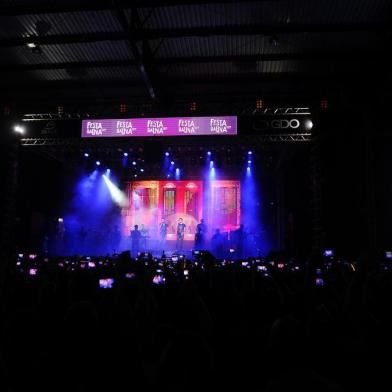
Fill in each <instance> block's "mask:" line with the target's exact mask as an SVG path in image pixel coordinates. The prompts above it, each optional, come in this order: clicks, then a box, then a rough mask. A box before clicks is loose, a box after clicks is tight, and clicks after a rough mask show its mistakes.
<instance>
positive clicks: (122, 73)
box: [2, 66, 139, 83]
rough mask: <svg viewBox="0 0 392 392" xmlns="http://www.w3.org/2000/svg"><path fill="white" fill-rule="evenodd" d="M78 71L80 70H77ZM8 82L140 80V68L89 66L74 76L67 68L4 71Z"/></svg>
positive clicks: (4, 76)
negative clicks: (21, 71) (20, 71)
mask: <svg viewBox="0 0 392 392" xmlns="http://www.w3.org/2000/svg"><path fill="white" fill-rule="evenodd" d="M77 72H78V71H77ZM2 75H3V78H6V80H7V81H8V82H11V81H17V82H19V83H21V82H23V81H24V79H26V80H28V81H62V80H68V81H78V80H89V79H92V80H139V73H138V69H137V68H136V67H133V66H121V67H102V68H88V69H84V70H83V71H82V72H80V71H79V72H78V73H76V74H75V76H72V74H71V73H69V72H68V71H67V70H66V69H50V70H37V71H27V72H23V74H22V75H21V74H20V73H17V72H3V73H2Z"/></svg>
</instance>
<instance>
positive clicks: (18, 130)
mask: <svg viewBox="0 0 392 392" xmlns="http://www.w3.org/2000/svg"><path fill="white" fill-rule="evenodd" d="M14 132H16V133H20V134H21V135H23V134H24V132H25V130H24V128H23V127H22V126H20V125H15V126H14Z"/></svg>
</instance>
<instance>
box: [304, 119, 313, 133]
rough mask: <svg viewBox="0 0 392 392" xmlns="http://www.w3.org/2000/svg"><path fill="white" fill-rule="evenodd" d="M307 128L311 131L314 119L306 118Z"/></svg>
mask: <svg viewBox="0 0 392 392" xmlns="http://www.w3.org/2000/svg"><path fill="white" fill-rule="evenodd" d="M305 128H306V130H308V131H310V130H311V129H312V128H313V122H312V120H306V121H305Z"/></svg>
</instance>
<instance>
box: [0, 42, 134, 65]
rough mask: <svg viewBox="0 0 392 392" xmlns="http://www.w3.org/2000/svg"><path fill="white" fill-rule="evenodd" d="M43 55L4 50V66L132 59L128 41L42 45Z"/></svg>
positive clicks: (18, 49) (21, 48)
mask: <svg viewBox="0 0 392 392" xmlns="http://www.w3.org/2000/svg"><path fill="white" fill-rule="evenodd" d="M41 49H42V54H35V53H33V52H32V50H31V49H30V48H28V47H27V46H18V47H15V48H4V49H2V52H3V53H4V54H3V56H1V58H0V63H2V64H14V63H15V61H16V62H18V63H21V64H44V63H62V62H74V61H75V62H76V61H90V62H93V61H105V60H123V59H131V58H132V55H131V53H130V51H129V50H128V47H127V42H126V41H113V42H108V41H101V42H86V43H78V44H62V45H47V46H45V45H42V46H41Z"/></svg>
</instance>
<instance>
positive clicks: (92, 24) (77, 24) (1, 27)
mask: <svg viewBox="0 0 392 392" xmlns="http://www.w3.org/2000/svg"><path fill="white" fill-rule="evenodd" d="M37 21H45V22H49V23H50V25H51V28H50V30H49V31H48V32H47V35H52V34H78V33H92V32H97V31H101V32H102V31H103V32H109V31H121V26H120V24H119V23H118V21H117V19H116V18H115V17H114V16H113V14H112V13H111V12H110V11H88V12H67V13H59V14H40V15H19V16H13V17H4V16H3V17H0V36H1V37H3V38H6V37H22V36H24V37H25V36H27V35H36V34H37V31H36V22H37Z"/></svg>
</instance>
